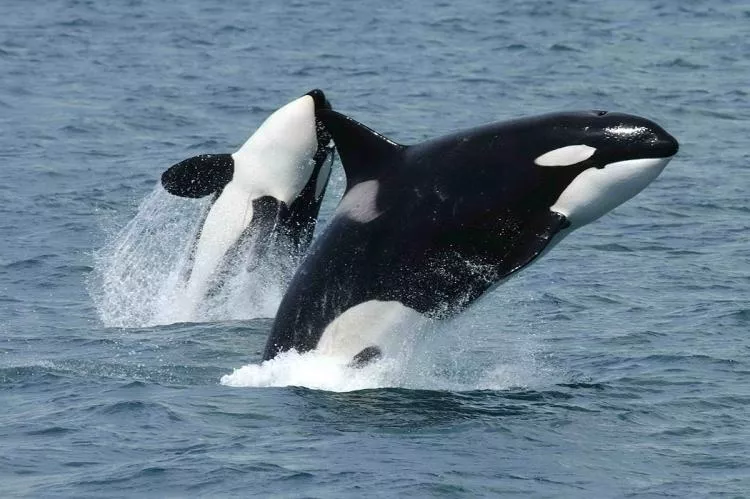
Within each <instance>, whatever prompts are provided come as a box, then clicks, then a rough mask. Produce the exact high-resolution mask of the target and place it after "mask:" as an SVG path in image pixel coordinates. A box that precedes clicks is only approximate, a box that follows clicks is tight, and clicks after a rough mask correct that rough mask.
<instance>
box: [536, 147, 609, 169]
mask: <svg viewBox="0 0 750 499" xmlns="http://www.w3.org/2000/svg"><path fill="white" fill-rule="evenodd" d="M595 152H596V147H591V146H587V145H585V144H576V145H573V146H565V147H560V148H559V149H553V150H551V151H549V152H546V153H544V154H542V155H541V156H539V157H538V158H536V159H535V160H534V163H536V164H537V165H539V166H569V165H574V164H576V163H580V162H581V161H586V160H587V159H589V158H590V157H591V156H593V155H594V153H595Z"/></svg>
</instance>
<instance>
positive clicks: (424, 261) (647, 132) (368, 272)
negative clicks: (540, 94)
mask: <svg viewBox="0 0 750 499" xmlns="http://www.w3.org/2000/svg"><path fill="white" fill-rule="evenodd" d="M321 117H322V118H323V123H324V124H325V126H326V127H327V128H328V130H329V132H330V133H331V135H332V136H333V140H334V142H335V144H336V148H337V150H338V151H339V156H340V158H341V162H342V164H343V166H344V170H345V172H346V179H347V187H346V191H345V194H344V197H343V198H342V200H341V202H340V203H339V205H338V208H337V209H336V212H335V213H334V215H333V218H332V221H331V222H330V225H329V226H328V227H327V229H326V230H325V231H324V233H323V234H322V235H321V236H320V237H319V238H318V240H317V241H316V242H315V243H314V244H313V247H312V248H311V249H310V251H309V253H308V255H307V256H306V257H305V259H304V260H303V262H302V264H301V266H300V267H299V269H298V270H297V272H296V274H295V275H294V277H293V278H292V282H291V284H290V286H289V288H288V291H287V293H286V295H285V296H284V298H283V300H282V302H281V305H280V308H279V310H278V313H277V317H276V320H275V322H274V325H273V328H272V332H271V335H270V337H269V338H268V341H267V344H266V348H265V351H264V354H263V359H264V360H267V359H271V358H273V357H275V356H276V355H277V354H278V353H280V352H283V351H285V350H290V349H296V350H297V351H299V352H304V351H308V350H312V349H317V350H318V351H321V352H322V353H324V354H331V355H341V356H345V357H346V358H351V359H353V362H352V365H355V366H356V365H362V364H363V363H366V362H368V361H369V360H371V359H374V358H377V357H378V356H380V355H381V353H384V354H386V353H388V348H392V347H388V346H387V345H388V341H389V340H388V339H387V336H388V334H389V333H390V332H393V331H394V330H397V329H398V328H399V327H402V328H404V327H405V328H407V329H409V328H411V327H412V324H414V322H415V321H420V320H424V318H432V319H442V318H447V317H451V316H453V315H455V314H456V313H458V312H460V311H461V310H463V309H465V308H466V307H467V306H468V305H470V304H471V303H472V302H474V301H475V300H476V299H477V298H479V297H480V296H481V295H482V294H483V293H485V292H487V291H488V290H490V289H492V288H493V287H495V286H497V285H498V284H499V283H501V282H502V281H503V280H504V279H506V278H508V277H509V276H511V275H513V274H514V273H516V272H518V271H519V270H521V269H523V268H525V267H526V266H528V265H529V264H530V263H532V262H534V261H535V260H537V259H538V258H539V257H540V256H542V255H543V254H544V253H545V252H547V251H548V250H549V249H551V248H552V247H553V246H554V245H555V244H556V243H558V242H559V241H560V240H561V239H562V238H563V237H565V236H566V235H567V234H569V233H570V232H571V231H572V230H574V229H577V228H579V227H581V226H583V225H585V224H587V223H589V222H592V221H594V220H596V219H597V218H599V217H601V216H602V215H604V214H605V213H607V212H608V211H610V210H612V209H613V208H615V207H616V206H618V205H620V204H621V203H623V202H625V201H626V200H628V199H630V198H631V197H633V196H634V195H636V194H637V193H638V192H640V191H641V190H642V189H643V188H645V187H646V186H647V185H648V184H649V183H650V182H651V181H653V180H654V179H655V178H656V177H657V176H658V175H659V174H660V173H661V171H662V170H663V169H664V167H665V166H666V164H667V163H668V162H669V160H670V159H671V158H672V156H674V155H675V154H676V153H677V149H678V143H677V141H676V140H675V139H674V138H673V137H672V136H671V135H669V134H668V133H667V132H666V131H665V130H664V129H663V128H661V127H660V126H659V125H657V124H655V123H653V122H652V121H649V120H647V119H644V118H640V117H637V116H631V115H627V114H619V113H609V112H605V111H588V112H570V113H557V114H546V115H541V116H536V117H531V118H523V119H518V120H514V121H509V122H501V123H494V124H489V125H485V126H481V127H478V128H474V129H470V130H466V131H460V132H458V133H454V134H451V135H447V136H444V137H440V138H437V139H433V140H428V141H426V142H422V143H419V144H415V145H410V146H404V145H399V144H397V143H395V142H393V141H392V140H389V139H387V138H385V137H383V136H382V135H380V134H378V133H377V132H374V131H373V130H370V129H369V128H367V127H365V126H363V125H362V124H360V123H357V122H356V121H354V120H353V119H351V118H348V117H346V116H344V115H342V114H339V113H337V112H335V111H325V112H323V113H321Z"/></svg>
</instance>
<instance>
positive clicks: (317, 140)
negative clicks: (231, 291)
mask: <svg viewBox="0 0 750 499" xmlns="http://www.w3.org/2000/svg"><path fill="white" fill-rule="evenodd" d="M322 110H330V104H329V103H328V101H327V100H326V98H325V96H324V94H323V92H321V91H320V90H313V91H311V92H309V93H308V94H306V95H304V96H302V97H300V98H299V99H296V100H294V101H292V102H290V103H289V104H287V105H285V106H284V107H282V108H280V109H279V110H277V111H276V112H274V113H273V114H272V115H271V116H269V117H268V118H267V119H266V120H265V121H264V122H263V124H262V125H261V126H260V127H259V128H258V130H257V131H256V132H255V133H254V134H253V135H252V136H251V137H250V138H249V139H248V140H247V142H245V144H244V145H243V146H242V147H241V148H240V149H239V150H238V151H237V152H235V153H233V154H207V155H201V156H195V157H192V158H189V159H186V160H184V161H182V162H180V163H178V164H176V165H174V166H172V167H171V168H169V169H168V170H167V171H165V172H164V173H163V174H162V179H161V180H162V185H163V186H164V188H165V189H166V190H167V191H168V192H170V193H171V194H174V195H176V196H181V197H192V198H198V197H204V196H208V195H213V196H214V198H213V202H212V204H211V207H210V208H209V210H208V212H207V215H206V217H205V219H204V220H203V223H202V226H201V229H200V233H199V235H198V238H197V240H196V242H195V245H194V248H193V255H192V259H191V260H192V265H191V268H190V273H189V276H188V278H187V283H186V290H187V295H188V299H189V300H191V301H192V302H194V303H193V305H195V304H196V303H197V302H198V301H200V300H201V299H202V298H203V297H204V295H205V294H206V292H207V291H208V290H209V289H210V288H211V286H212V285H215V284H216V280H217V274H218V273H219V271H220V269H221V268H222V267H223V265H224V263H225V260H226V259H227V258H233V257H237V255H236V253H237V249H238V248H240V247H241V243H242V241H243V240H245V239H246V238H248V237H250V236H252V237H253V238H254V242H255V244H254V245H253V251H252V254H250V255H248V256H247V257H248V262H247V266H248V267H250V268H252V267H253V266H255V265H257V263H258V261H259V260H260V259H261V258H263V256H264V255H266V254H271V253H272V252H273V250H274V249H275V247H276V246H279V245H283V246H284V250H283V251H285V252H291V253H292V255H291V256H292V257H293V258H294V257H297V258H298V257H299V256H301V255H302V254H303V253H304V252H305V251H306V250H307V248H308V246H309V245H310V241H311V240H312V235H313V232H314V230H315V224H316V221H317V218H318V212H319V210H320V204H321V202H322V200H323V194H324V193H325V189H326V185H327V183H328V179H329V177H330V174H331V164H332V161H333V149H332V147H331V144H330V142H331V137H330V134H329V133H328V131H327V130H326V128H325V126H324V125H323V123H322V121H321V119H320V113H321V111H322Z"/></svg>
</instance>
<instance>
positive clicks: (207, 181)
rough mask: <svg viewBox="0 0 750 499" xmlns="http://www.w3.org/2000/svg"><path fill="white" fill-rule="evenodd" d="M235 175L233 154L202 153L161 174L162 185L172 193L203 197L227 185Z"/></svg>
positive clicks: (182, 195)
mask: <svg viewBox="0 0 750 499" xmlns="http://www.w3.org/2000/svg"><path fill="white" fill-rule="evenodd" d="M233 176H234V159H232V155H231V154H202V155H200V156H193V157H192V158H188V159H186V160H184V161H180V162H179V163H177V164H176V165H173V166H172V167H170V168H169V169H168V170H167V171H165V172H164V173H162V175H161V185H162V186H164V189H166V190H167V192H169V193H170V194H173V195H175V196H180V197H184V198H202V197H204V196H208V195H209V194H212V193H214V192H216V191H219V190H221V189H223V188H224V186H225V185H227V184H228V183H229V182H230V181H231V180H232V177H233Z"/></svg>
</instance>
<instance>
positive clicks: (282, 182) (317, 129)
mask: <svg viewBox="0 0 750 499" xmlns="http://www.w3.org/2000/svg"><path fill="white" fill-rule="evenodd" d="M330 107H331V105H330V103H329V102H328V100H327V99H326V97H325V95H324V94H323V92H322V91H320V90H317V89H316V90H312V91H310V92H308V93H307V94H305V95H303V96H302V97H299V98H297V99H295V100H293V101H292V102H290V103H288V104H286V105H285V106H283V107H281V108H279V109H278V110H277V111H276V112H274V113H273V114H272V115H271V116H269V117H268V118H267V119H266V120H265V121H264V122H263V123H262V124H261V126H260V127H259V128H258V130H257V131H256V132H255V133H254V134H253V135H252V136H251V137H250V138H249V139H248V140H247V142H245V144H244V145H243V146H242V147H240V149H239V150H238V151H237V152H235V153H234V154H232V158H233V159H234V164H235V167H234V180H236V181H237V182H238V184H239V185H241V186H244V188H245V189H246V190H248V191H250V192H258V191H262V192H263V194H264V195H270V196H272V197H274V198H276V199H278V200H279V201H283V202H284V203H285V204H286V205H287V206H290V205H291V204H292V202H294V200H295V199H296V198H297V197H298V196H299V195H300V194H301V193H302V191H303V190H304V189H305V188H306V187H307V186H308V184H310V183H313V184H316V183H317V182H318V180H321V181H322V182H323V183H325V182H327V180H328V176H327V174H326V175H325V176H322V178H320V177H321V175H320V169H321V168H320V164H322V162H321V161H318V160H320V156H321V155H322V156H326V155H327V150H325V148H326V147H328V146H329V142H330V135H329V134H328V132H327V131H326V130H325V127H323V125H322V124H321V121H320V119H319V113H320V111H322V110H324V109H330ZM322 150H325V152H326V154H322V153H321V151H322Z"/></svg>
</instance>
